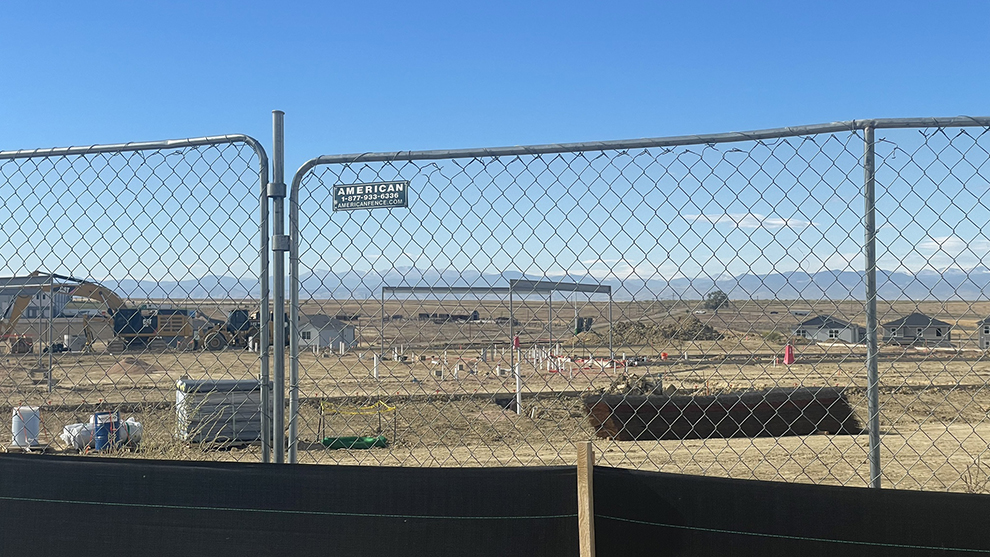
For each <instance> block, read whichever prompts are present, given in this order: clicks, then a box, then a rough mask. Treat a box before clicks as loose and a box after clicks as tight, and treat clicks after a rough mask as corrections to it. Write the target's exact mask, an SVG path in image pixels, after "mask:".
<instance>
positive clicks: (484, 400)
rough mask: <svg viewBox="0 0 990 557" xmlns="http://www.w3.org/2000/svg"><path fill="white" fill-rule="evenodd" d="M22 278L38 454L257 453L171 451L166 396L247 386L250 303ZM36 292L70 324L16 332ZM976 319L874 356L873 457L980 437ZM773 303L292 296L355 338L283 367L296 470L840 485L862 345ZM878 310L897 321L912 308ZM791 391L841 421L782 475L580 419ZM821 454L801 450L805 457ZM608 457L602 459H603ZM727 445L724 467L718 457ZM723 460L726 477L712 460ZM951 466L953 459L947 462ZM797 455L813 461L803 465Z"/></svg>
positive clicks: (860, 408) (741, 443)
mask: <svg viewBox="0 0 990 557" xmlns="http://www.w3.org/2000/svg"><path fill="white" fill-rule="evenodd" d="M32 279H34V280H36V284H35V285H33V286H31V285H30V284H28V285H21V286H19V288H20V289H21V294H20V295H18V296H16V297H14V299H13V302H12V303H9V304H8V309H7V311H6V313H5V320H4V336H3V338H4V349H5V352H6V354H5V355H4V356H3V359H2V360H0V362H2V364H0V368H2V372H3V373H2V376H0V393H2V396H3V397H4V398H5V399H6V400H8V401H10V403H11V404H13V405H15V406H18V405H30V406H37V407H39V408H41V409H42V414H43V416H44V417H43V423H44V430H45V431H44V432H43V434H42V437H44V438H45V444H46V446H49V450H71V449H70V447H67V446H65V445H64V444H62V443H60V441H59V439H58V432H59V430H60V429H61V426H62V425H63V424H68V423H72V422H75V421H79V420H85V419H86V418H87V416H89V415H91V414H93V413H94V412H98V411H117V412H121V413H122V414H126V415H128V416H132V417H135V418H136V419H137V420H139V421H141V422H142V423H143V424H144V432H145V434H144V440H143V441H142V444H141V446H140V448H138V447H134V448H129V449H126V450H124V451H123V452H121V453H120V454H121V455H126V456H138V457H140V456H146V457H155V458H158V457H168V458H173V457H177V458H210V459H238V460H240V459H250V460H254V459H257V458H260V452H259V451H260V447H259V446H258V444H257V442H256V440H248V441H247V442H245V441H243V440H242V441H237V440H233V441H232V440H228V439H223V440H221V439H215V440H214V441H217V442H216V443H213V444H210V443H206V444H203V443H195V444H191V443H188V442H185V441H182V439H181V438H180V437H177V436H176V433H175V431H176V420H177V417H176V406H175V405H176V384H177V381H207V380H208V381H228V380H233V381H248V382H250V381H257V379H258V377H259V373H260V367H261V354H260V353H259V352H258V350H257V348H258V342H257V339H258V335H259V334H260V323H259V320H258V319H257V316H258V312H257V310H256V309H250V308H252V306H253V307H255V308H256V307H257V301H250V300H238V301H236V302H235V301H230V302H216V301H208V300H199V301H194V300H183V301H181V302H177V301H171V300H146V299H145V300H130V299H127V300H125V299H124V298H122V297H121V296H120V295H118V294H116V293H114V292H113V291H110V290H109V289H107V288H105V287H102V286H100V285H99V284H98V283H95V282H92V281H85V280H79V279H74V278H71V277H65V276H60V275H51V274H43V273H34V274H33V275H32ZM31 289H35V290H31ZM52 292H58V293H61V294H62V295H64V296H67V297H68V298H67V299H66V298H63V300H62V302H63V303H64V307H67V308H69V310H70V312H71V311H72V310H73V309H76V310H77V311H78V310H79V309H80V308H81V309H84V310H86V311H89V312H91V313H92V314H89V313H87V314H83V315H80V314H78V313H77V314H75V315H73V316H71V317H66V316H59V315H58V313H55V314H54V315H55V316H54V317H50V316H49V315H51V314H49V315H43V314H40V313H38V314H37V315H36V317H34V318H33V319H31V318H26V317H25V314H26V313H27V312H26V311H25V310H26V309H28V308H29V307H31V299H40V301H45V298H44V296H45V295H46V294H49V293H52ZM39 296H40V298H39ZM50 298H51V297H49V299H50ZM50 303H51V304H52V307H55V304H56V303H57V302H56V301H51V302H50ZM84 303H86V304H91V305H88V306H81V305H80V304H84ZM985 305H986V306H987V307H983V306H981V305H980V304H973V303H967V302H960V303H958V304H955V305H954V304H953V303H940V304H938V309H939V310H940V313H937V315H939V316H940V317H941V318H943V319H947V320H951V321H952V323H953V324H954V326H955V329H954V334H955V337H954V338H955V339H958V340H957V342H958V345H957V346H955V347H953V348H952V349H947V348H944V347H943V348H938V349H932V348H925V347H905V346H897V345H884V346H883V348H882V350H881V364H880V365H881V376H882V377H883V378H884V381H883V383H882V384H881V389H885V390H884V391H883V392H884V393H885V394H884V397H885V399H884V400H885V413H884V417H883V419H884V421H883V422H882V423H883V424H885V425H884V427H885V428H887V431H888V432H889V434H890V436H889V437H888V444H887V445H886V446H887V447H893V444H894V439H897V438H898V436H897V433H896V432H897V431H899V430H900V429H901V428H905V427H907V426H908V425H909V424H910V430H911V431H915V430H916V429H917V428H919V427H920V428H921V430H922V431H925V432H927V433H926V439H929V441H924V440H923V439H922V438H920V437H918V436H916V435H908V436H904V437H903V440H902V442H903V443H904V448H903V449H900V450H910V451H913V452H914V453H916V454H917V455H918V457H917V458H918V460H917V462H918V465H922V463H924V462H928V461H929V459H930V458H934V456H935V455H937V454H938V451H939V450H941V449H940V448H939V445H938V443H933V442H931V441H930V440H931V439H944V438H945V437H944V434H945V433H952V431H954V430H955V429H958V428H960V427H962V428H967V429H968V430H970V431H973V428H985V427H986V426H985V425H984V424H983V419H984V418H985V411H987V410H990V394H988V393H986V391H985V389H984V385H985V384H986V381H987V379H988V378H990V361H988V360H987V359H986V358H985V355H984V352H983V351H982V350H979V349H978V348H977V347H976V341H975V338H976V336H977V330H976V329H977V327H976V324H977V323H978V322H979V321H980V312H984V311H986V312H990V303H988V304H985ZM793 306H794V303H793V302H788V301H781V302H769V301H768V302H759V303H757V302H746V303H742V304H734V305H733V306H730V307H726V308H722V309H719V310H718V311H710V312H706V313H704V314H699V313H697V310H696V308H697V307H698V302H691V301H674V302H668V301H651V302H646V303H644V302H629V301H620V302H615V301H610V302H605V301H587V300H586V301H584V302H581V303H577V304H576V303H575V301H574V300H562V301H558V302H555V303H554V304H553V305H550V304H548V303H547V300H537V299H532V298H530V299H522V300H516V301H515V302H514V305H513V307H512V309H511V314H510V311H509V307H508V305H507V304H506V302H505V301H503V300H492V299H478V300H473V301H465V300H463V299H460V300H422V299H416V300H413V299H407V300H387V301H385V302H384V303H382V302H381V301H380V300H349V301H340V300H307V301H305V302H304V303H302V304H301V307H300V309H301V311H302V313H303V314H305V315H328V316H329V315H332V316H335V317H336V316H343V317H346V318H348V319H349V321H348V325H347V326H348V327H353V328H354V331H355V337H354V342H353V343H347V344H346V345H345V346H341V345H340V344H338V343H335V342H328V343H325V345H323V346H320V345H316V344H314V345H313V346H312V347H310V348H307V349H303V350H301V352H300V354H299V356H298V360H297V361H298V369H299V377H300V380H299V384H298V393H299V400H300V407H299V412H298V416H297V420H298V421H297V424H298V432H299V433H298V435H299V445H298V449H299V451H300V453H299V454H300V457H299V459H300V462H340V463H371V462H374V463H380V464H393V465H402V464H410V463H413V462H415V463H417V464H426V465H448V464H456V465H475V464H476V465H493V464H525V465H531V464H552V463H562V462H564V461H566V459H567V458H568V455H569V454H570V453H569V451H570V450H571V449H570V448H569V447H570V446H571V445H570V444H571V443H572V442H573V440H574V439H576V438H581V439H589V438H598V440H597V441H596V443H597V444H598V446H599V447H600V449H601V451H602V453H601V454H602V455H603V459H604V460H605V461H606V462H608V463H609V464H611V465H615V466H631V467H636V468H648V469H658V470H663V469H667V468H671V467H673V468H676V469H683V468H685V467H687V468H690V469H692V470H695V471H699V472H702V473H705V474H709V475H712V474H715V475H727V476H734V477H757V478H764V479H771V478H780V477H784V476H787V477H788V479H794V480H797V481H809V482H815V483H837V484H855V483H857V482H859V481H861V478H860V477H859V475H860V474H861V473H862V471H860V470H856V469H854V468H851V467H849V468H848V470H846V468H844V466H846V467H847V465H846V464H844V463H845V462H846V461H847V460H848V458H849V454H850V451H852V452H857V454H859V453H858V452H863V454H865V452H864V451H865V450H866V447H865V439H866V436H865V434H861V433H862V431H863V429H862V424H863V419H864V416H865V415H866V406H865V405H866V400H865V392H866V386H867V383H866V375H865V372H864V369H863V366H862V358H863V355H864V354H865V347H864V346H863V345H862V344H848V343H840V342H834V343H826V342H809V341H808V340H807V339H802V338H799V337H795V336H794V334H793V331H794V329H795V327H797V326H798V325H799V324H800V323H801V321H802V320H803V319H805V318H806V316H805V315H801V314H797V315H796V314H795V313H794V312H792V311H789V310H788V308H793ZM860 307H861V306H860ZM810 309H811V310H813V311H814V312H817V313H826V312H828V313H830V314H832V315H837V316H842V317H844V318H847V319H850V320H855V319H856V318H857V314H856V311H857V304H856V303H855V302H842V303H832V302H819V303H817V304H816V305H815V306H814V307H813V308H810ZM888 309H889V310H890V312H891V313H892V314H907V313H910V312H911V311H916V310H918V309H919V304H914V303H907V302H903V303H899V304H896V303H895V304H891V306H890V307H889V308H888ZM920 309H921V310H926V311H930V310H931V309H935V308H934V306H933V307H932V308H926V307H925V306H924V305H923V304H922V305H920ZM610 313H611V316H612V321H611V322H610V321H609V320H608V316H609V314H610ZM799 313H802V312H799ZM933 313H934V312H933ZM421 314H425V315H427V317H426V318H423V319H420V318H419V315H421ZM406 316H410V317H409V318H407V317H406ZM334 321H337V322H338V323H339V320H336V319H334ZM314 322H316V321H314ZM269 330H271V327H269ZM510 332H511V335H510ZM515 339H517V340H515ZM269 344H271V343H269ZM785 346H793V347H794V349H795V355H796V361H794V362H793V363H791V364H789V365H787V364H785V363H784V361H783V356H784V349H785ZM610 348H611V349H610ZM791 386H793V387H794V388H798V387H800V388H838V389H841V390H842V392H843V397H844V400H845V401H848V404H849V408H850V412H851V413H852V414H853V418H854V419H856V420H857V421H856V423H857V424H859V425H860V429H857V430H855V431H843V432H842V433H841V434H839V435H835V434H834V433H835V432H831V433H832V434H831V435H824V436H814V435H813V436H811V437H796V438H795V443H797V445H795V446H794V447H792V449H794V451H795V452H793V453H788V456H787V459H788V460H789V461H793V462H794V463H795V464H794V467H793V468H788V466H786V465H785V466H775V467H773V468H767V469H764V465H763V464H761V461H762V460H763V459H764V458H765V457H766V456H767V455H768V454H773V451H781V454H784V452H786V451H787V449H785V448H784V447H785V446H787V445H788V441H786V440H782V439H784V438H781V439H766V440H761V439H759V438H753V439H736V440H734V439H731V438H729V439H717V438H712V439H699V440H698V441H685V440H671V441H662V440H661V441H645V440H636V439H632V440H623V438H622V437H621V436H614V435H608V434H603V433H602V431H603V430H601V429H600V427H601V424H599V425H598V426H596V425H595V424H596V422H595V421H594V419H592V416H591V413H590V412H591V409H590V407H588V406H587V405H586V400H587V399H588V397H589V396H595V395H609V394H621V395H627V396H644V395H645V396H656V395H662V396H668V397H671V396H686V397H713V396H720V395H732V394H733V393H735V394H740V393H746V392H760V391H761V390H764V389H771V388H780V387H791ZM252 412H254V411H252ZM255 414H256V412H255ZM255 418H257V416H256V415H255ZM904 431H905V432H907V431H908V430H906V429H905V430H904ZM980 431H981V432H982V429H981V430H980ZM986 433H987V434H990V431H987V432H986ZM377 434H381V435H385V436H387V438H388V439H389V443H388V446H387V448H374V449H371V450H368V451H328V450H327V448H326V447H324V445H322V444H321V440H323V439H325V438H327V437H328V436H331V435H337V436H340V435H354V436H363V435H377ZM981 434H982V433H981ZM534 435H535V436H537V437H538V438H539V439H541V440H542V439H545V441H542V442H541V444H540V446H539V447H531V446H530V440H531V439H532V438H533V436H534ZM455 438H456V441H455V440H454V439H455ZM799 439H803V441H799ZM220 441H222V442H220ZM940 442H941V441H940ZM697 443H701V445H696V444H697ZM822 443H823V445H822V447H821V448H820V451H819V450H818V449H814V447H816V446H817V444H822ZM715 445H718V446H719V447H722V448H721V449H718V450H714V449H713V450H712V451H711V452H710V453H709V452H708V451H707V450H706V451H705V452H704V454H711V455H712V459H711V460H709V459H706V458H702V456H703V455H701V454H699V452H698V448H697V447H701V446H704V447H714V446H715ZM764 445H766V450H765V451H764V450H763V449H761V447H763V446H764ZM210 446H217V447H220V448H222V449H223V450H220V451H216V450H212V451H211V450H208V447H210ZM481 447H484V451H481V452H479V451H480V450H481ZM609 447H615V448H617V449H618V450H616V452H615V456H614V457H613V456H611V455H610V453H611V451H612V449H610V448H609ZM691 447H696V448H694V449H692V448H691ZM732 447H737V448H738V450H739V451H740V453H739V454H736V453H734V452H733V451H734V450H735V449H733V451H727V450H725V449H728V448H732ZM967 447H969V445H965V444H964V446H963V449H964V451H962V452H957V453H956V456H955V457H954V459H955V460H953V461H952V462H950V463H948V464H942V465H939V466H937V467H935V472H934V473H933V474H932V475H931V476H930V477H928V479H926V480H925V481H922V482H920V483H911V482H913V481H915V480H912V479H911V478H912V474H911V471H910V466H908V467H907V468H905V469H904V470H903V477H902V478H900V480H898V481H901V482H902V483H901V485H907V484H911V485H914V486H915V487H920V488H934V487H937V488H938V489H945V488H948V489H953V490H961V491H965V490H966V489H967V487H966V484H965V483H962V480H961V479H960V478H961V477H962V472H963V471H965V470H972V462H975V459H977V458H978V456H979V454H980V451H981V450H982V449H980V448H979V447H976V446H975V445H974V446H973V447H969V448H967ZM970 449H972V450H970ZM204 450H207V452H204ZM890 450H898V449H894V448H891V449H890ZM802 451H804V452H802ZM816 451H819V452H816ZM730 453H731V454H732V458H734V459H737V460H738V459H740V458H741V459H742V464H736V465H730V464H728V463H727V461H725V460H724V459H725V458H728V457H727V455H729V454H730ZM830 454H833V455H834V457H835V458H834V459H832V458H831V457H829V456H828V455H830ZM740 455H741V456H740ZM966 455H970V456H971V457H972V459H973V460H972V461H969V462H964V461H965V460H966V459H967V458H969V457H967V456H966ZM750 457H752V459H751V458H750ZM808 459H811V461H813V462H816V463H818V464H815V465H808V463H807V460H808ZM613 461H614V462H613ZM900 462H904V460H903V459H902V460H901V461H900ZM787 470H791V472H790V473H789V472H787ZM843 470H846V471H845V472H843ZM888 473H890V472H888ZM788 474H789V475H788ZM905 482H906V483H905Z"/></svg>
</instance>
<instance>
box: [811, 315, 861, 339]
mask: <svg viewBox="0 0 990 557" xmlns="http://www.w3.org/2000/svg"><path fill="white" fill-rule="evenodd" d="M794 336H797V337H804V338H806V339H809V340H814V341H818V342H848V343H850V344H857V343H860V342H864V341H865V340H866V328H865V327H860V326H859V325H856V324H854V323H846V322H845V321H842V320H841V319H836V318H834V317H829V316H827V315H818V316H816V317H812V318H811V319H809V320H807V321H805V322H803V323H800V324H798V325H797V326H796V327H794Z"/></svg>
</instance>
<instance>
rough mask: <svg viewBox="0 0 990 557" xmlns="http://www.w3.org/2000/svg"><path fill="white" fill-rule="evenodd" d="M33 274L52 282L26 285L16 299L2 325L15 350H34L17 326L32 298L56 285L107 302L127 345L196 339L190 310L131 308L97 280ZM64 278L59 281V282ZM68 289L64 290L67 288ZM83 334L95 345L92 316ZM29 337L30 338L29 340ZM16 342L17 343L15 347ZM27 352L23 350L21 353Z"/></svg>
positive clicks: (2, 336)
mask: <svg viewBox="0 0 990 557" xmlns="http://www.w3.org/2000/svg"><path fill="white" fill-rule="evenodd" d="M28 276H29V277H34V278H41V277H43V278H44V279H47V280H48V284H44V283H40V284H38V285H34V286H30V287H25V288H24V289H23V293H21V294H20V295H19V296H17V298H15V299H14V301H13V303H12V304H11V306H10V308H9V309H8V311H7V312H5V315H6V316H7V318H6V319H5V320H4V322H3V323H2V324H0V339H6V341H7V344H8V345H9V347H10V351H11V352H12V353H19V352H15V350H24V345H25V343H26V344H27V349H26V350H24V352H30V351H31V346H30V345H31V339H30V338H28V337H24V336H23V335H16V334H15V333H14V328H15V326H16V325H17V321H18V320H19V319H20V317H21V314H22V313H23V312H24V309H25V308H27V306H28V304H30V302H31V298H32V297H34V295H35V294H37V293H38V292H39V291H40V292H51V290H52V288H53V287H54V288H55V289H65V288H66V287H69V288H70V291H69V294H70V295H72V296H76V297H80V298H88V299H90V300H94V301H96V302H99V303H100V304H102V305H105V306H106V308H107V314H108V315H110V317H111V318H112V319H113V334H114V337H115V338H116V339H117V340H118V341H121V342H122V343H123V347H124V348H132V347H144V346H147V345H150V344H151V343H152V342H153V341H165V342H168V341H170V340H175V339H187V340H188V339H192V337H193V330H192V323H191V321H190V319H189V313H190V312H189V311H188V310H181V309H141V308H128V307H127V304H126V303H125V302H124V300H123V298H121V297H120V296H118V295H117V293H116V292H114V291H113V290H110V289H109V288H107V287H105V286H103V285H101V284H99V283H95V282H90V281H86V280H82V279H78V278H74V277H69V276H65V275H57V274H53V273H52V274H50V273H42V272H41V271H35V272H33V273H31V274H30V275H28ZM56 280H58V281H60V282H59V283H55V281H56ZM63 291H64V290H63ZM83 328H84V331H83V334H84V335H85V336H86V346H87V348H88V349H90V350H91V349H92V348H93V342H94V340H95V335H94V334H93V330H92V328H91V327H90V324H89V321H88V318H87V319H86V320H84V321H83ZM25 339H26V340H25ZM15 344H16V345H17V346H16V348H15ZM20 353H23V352H20Z"/></svg>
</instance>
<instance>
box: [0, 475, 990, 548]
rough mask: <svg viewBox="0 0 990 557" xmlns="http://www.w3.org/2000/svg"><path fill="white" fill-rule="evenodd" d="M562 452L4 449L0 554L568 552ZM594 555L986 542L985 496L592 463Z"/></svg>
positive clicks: (570, 515) (568, 504) (571, 500)
mask: <svg viewBox="0 0 990 557" xmlns="http://www.w3.org/2000/svg"><path fill="white" fill-rule="evenodd" d="M576 484H577V478H576V473H575V469H574V468H572V467H558V468H391V467H370V466H368V467H364V466H362V467H350V466H306V465H297V466H275V465H262V464H242V463H216V462H172V461H152V460H134V459H106V458H91V457H62V456H40V455H0V555H60V554H64V555H72V556H73V557H81V556H86V555H99V556H102V557H105V556H107V555H189V556H192V555H209V556H213V557H223V556H227V555H230V556H237V557H244V556H245V555H281V556H284V555H293V554H296V555H378V554H381V555H397V556H399V555H401V556H437V555H471V556H487V555H491V556H511V555H526V556H532V555H540V556H544V555H545V556H557V555H560V556H565V555H566V556H574V555H577V553H578V545H577V541H578V532H577V497H576V492H577V487H576ZM594 485H595V528H596V532H595V534H596V541H597V554H598V556H599V557H634V556H640V555H643V556H646V555H650V556H654V555H663V556H702V555H703V556H706V557H707V556H719V555H727V556H728V555H731V556H747V555H760V556H772V555H785V556H802V557H803V556H816V555H828V556H832V557H841V556H845V555H871V556H879V555H899V556H900V555H906V556H914V555H918V556H920V555H980V554H983V555H990V541H988V540H990V528H988V527H987V526H986V524H987V521H988V517H990V496H987V495H966V494H952V493H932V492H919V491H898V490H889V489H883V490H873V489H867V488H844V487H830V486H815V485H805V484H792V483H777V482H758V481H746V480H730V479H722V478H708V477H700V476H684V475H676V474H664V473H656V472H639V471H633V470H621V469H613V468H601V467H596V468H595V477H594Z"/></svg>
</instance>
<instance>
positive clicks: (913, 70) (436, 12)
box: [0, 0, 990, 169]
mask: <svg viewBox="0 0 990 557" xmlns="http://www.w3.org/2000/svg"><path fill="white" fill-rule="evenodd" d="M939 22H941V23H939ZM988 22H990V4H988V3H986V2H937V3H936V2H887V3H882V2H881V3H864V2H827V3H820V4H819V5H817V6H810V5H809V3H796V2H762V3H747V2H638V3H637V2H619V3H614V4H609V5H605V4H603V3H601V2H574V1H569V2H547V3H540V2H512V1H507V2H500V3H498V4H491V3H471V2H446V3H444V2H426V3H416V2H377V3H361V2H294V1H291V0H287V1H283V2H278V3H271V2H251V1H243V2H228V3H216V2H183V1H178V2H160V3H154V2H112V1H111V2H101V3H99V4H85V3H83V4H81V3H78V2H43V3H42V2H38V3H35V2H16V3H10V4H9V5H5V6H4V9H3V11H2V12H0V25H2V29H3V33H0V52H3V53H5V64H4V65H5V69H4V72H3V76H4V77H3V79H4V81H5V83H3V87H0V122H2V125H0V148H3V149H15V148H31V147H42V146H57V145H58V146H61V145H67V144H89V143H113V142H119V141H129V140H135V139H155V138H170V137H186V136H199V135H209V134H218V133H231V132H235V133H247V134H250V135H253V136H255V137H258V138H259V139H262V140H263V141H265V143H266V144H269V143H270V136H271V132H270V111H271V110H272V109H281V110H284V111H286V134H287V142H288V144H289V145H290V147H289V154H288V156H287V159H288V160H287V166H288V167H289V168H293V169H294V168H296V167H297V166H298V165H299V164H301V162H302V161H303V160H305V159H307V158H309V157H311V156H315V155H317V154H323V153H340V152H345V153H347V152H363V151H369V150H374V151H379V150H394V149H430V148H452V147H469V146H489V145H519V144H530V143H543V142H566V141H583V140H600V139H622V138H632V137H654V136H667V135H678V134H685V133H705V132H722V131H733V130H744V129H756V128H766V127H776V126H786V125H796V124H808V123H817V122H826V121H833V120H847V119H852V118H872V117H897V116H934V115H959V114H969V115H972V114H985V113H988V112H990V110H988V108H987V89H988V87H987V85H988V79H990V78H988V76H987V73H986V72H985V71H984V70H985V68H986V63H987V60H988V55H990V36H988V35H987V34H986V33H983V32H982V31H981V30H980V29H982V27H983V25H984V24H986V23H988ZM950 23H951V24H950ZM967 24H968V25H969V26H970V28H969V29H967Z"/></svg>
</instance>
